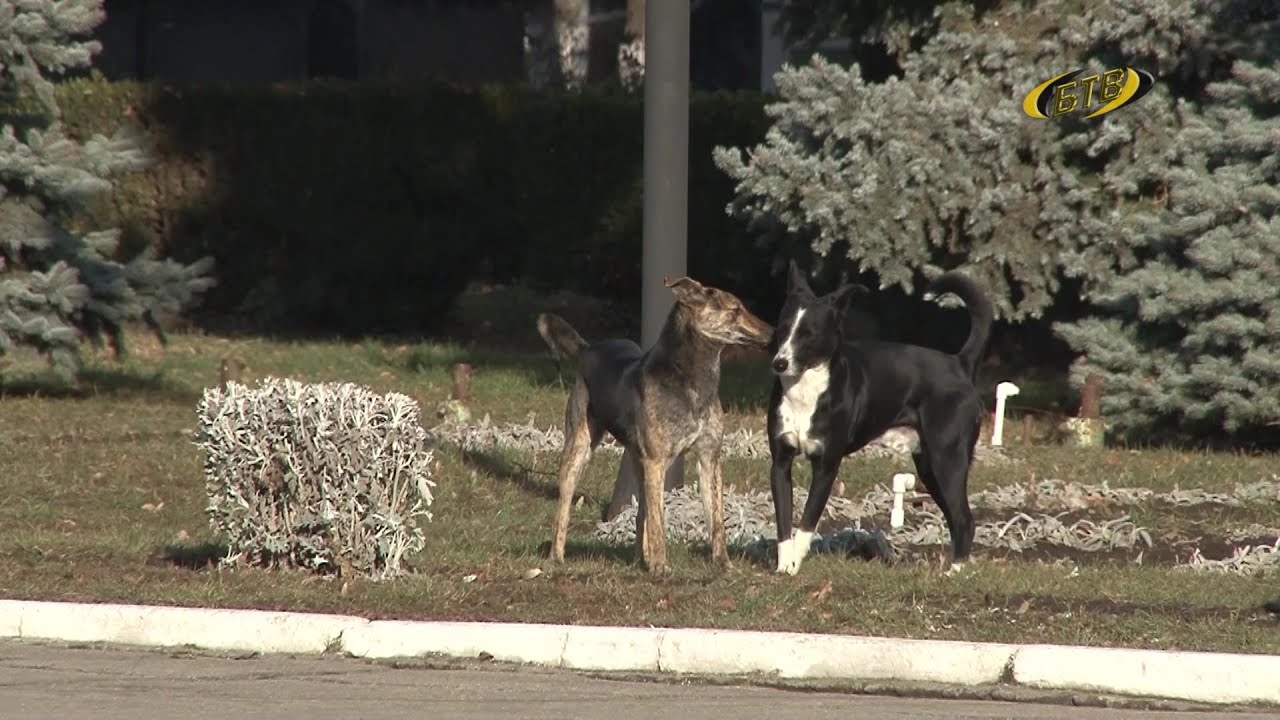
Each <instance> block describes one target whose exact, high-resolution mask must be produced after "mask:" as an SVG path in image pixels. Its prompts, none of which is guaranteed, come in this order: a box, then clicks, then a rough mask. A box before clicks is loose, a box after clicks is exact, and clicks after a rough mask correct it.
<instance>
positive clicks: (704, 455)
mask: <svg viewBox="0 0 1280 720" xmlns="http://www.w3.org/2000/svg"><path fill="white" fill-rule="evenodd" d="M711 445H714V446H715V447H714V448H712V447H710V446H711ZM698 487H699V489H700V490H701V491H702V509H703V511H704V512H706V514H707V534H708V535H709V536H710V538H711V559H712V561H714V562H715V563H716V564H717V565H720V566H721V567H725V568H727V567H729V565H730V563H729V546H728V543H727V542H726V541H725V530H724V476H723V475H722V474H721V470H720V438H719V436H717V437H715V438H714V441H713V442H704V443H703V444H702V445H700V446H699V448H698Z"/></svg>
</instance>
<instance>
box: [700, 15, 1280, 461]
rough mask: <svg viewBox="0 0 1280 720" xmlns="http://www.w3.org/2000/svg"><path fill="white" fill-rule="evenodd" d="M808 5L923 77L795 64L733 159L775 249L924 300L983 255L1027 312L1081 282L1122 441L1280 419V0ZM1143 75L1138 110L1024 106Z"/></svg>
mask: <svg viewBox="0 0 1280 720" xmlns="http://www.w3.org/2000/svg"><path fill="white" fill-rule="evenodd" d="M806 5H812V6H814V8H816V10H814V9H811V10H810V11H809V12H810V15H809V16H808V19H807V20H806V21H807V22H809V25H807V26H802V25H801V26H800V27H801V29H802V30H803V32H804V33H807V35H806V37H809V38H810V39H812V38H816V37H820V36H821V33H820V31H819V30H816V29H815V22H816V21H814V20H813V18H818V19H821V18H822V17H824V16H823V15H822V12H820V11H822V9H823V8H826V11H828V15H830V14H831V13H830V12H829V11H830V9H831V8H833V7H834V8H836V9H837V10H839V9H840V8H843V9H844V11H846V12H852V11H854V10H856V11H857V12H859V13H862V16H860V19H859V20H858V22H849V21H847V20H846V21H845V22H844V23H843V24H841V25H838V26H835V27H837V30H838V31H839V32H850V33H852V34H853V35H854V40H855V46H856V45H857V44H858V43H859V42H862V43H866V42H873V43H877V44H878V45H880V46H882V47H883V48H885V49H886V50H887V52H888V53H889V55H890V56H892V57H893V58H894V59H895V61H896V62H897V63H899V65H900V67H899V68H898V70H897V71H896V72H889V73H888V74H887V75H886V76H884V77H877V78H875V79H874V80H868V79H867V78H866V77H864V73H863V72H862V71H861V68H859V67H857V66H854V67H850V68H844V67H839V66H836V65H833V64H832V63H829V62H825V61H822V60H821V59H816V60H814V61H812V62H809V63H807V64H805V65H804V66H802V67H797V68H789V69H787V70H785V71H784V72H783V73H782V74H781V75H780V76H779V78H778V80H779V82H778V86H779V92H780V98H779V100H778V101H777V102H776V103H775V104H773V105H772V106H771V108H770V113H771V115H772V117H773V118H774V125H773V127H772V128H771V129H770V131H769V133H768V134H767V136H766V138H765V140H764V142H763V143H761V144H760V145H758V146H755V147H753V148H749V149H747V150H746V151H745V152H744V151H743V150H742V149H727V148H720V149H718V150H717V153H716V161H717V163H718V164H719V166H720V167H721V168H722V169H723V170H725V171H726V172H727V173H728V174H729V175H730V176H731V177H732V178H733V179H734V181H735V182H736V183H737V190H738V194H737V197H736V198H735V201H734V202H733V203H732V204H731V206H730V208H729V212H730V213H731V214H732V215H734V216H736V217H739V218H741V219H742V220H744V221H745V222H746V224H747V227H748V229H749V231H751V232H753V233H754V234H756V235H757V236H758V237H759V238H760V240H761V242H762V244H763V245H764V246H765V247H767V248H771V249H773V250H775V251H781V250H786V251H788V253H789V254H794V252H795V251H796V248H797V247H800V248H805V247H807V248H808V249H810V250H811V251H812V252H813V253H815V254H816V255H818V256H819V257H822V258H825V260H826V261H828V262H831V261H834V262H837V263H841V264H843V265H844V266H847V267H849V268H852V269H856V270H860V271H865V272H869V273H871V274H873V275H874V276H876V277H878V279H879V280H880V281H881V282H882V283H883V284H885V285H894V284H896V285H900V286H902V287H903V288H904V289H907V290H909V291H910V290H912V288H913V284H914V283H915V282H917V281H918V280H920V279H921V278H923V277H928V276H931V275H934V274H936V273H938V272H940V271H942V270H944V269H949V268H951V267H956V266H964V267H965V268H966V269H967V270H969V271H970V272H973V273H974V274H976V275H979V276H980V277H981V279H983V280H984V281H986V283H987V285H988V286H989V287H990V288H991V290H992V292H993V294H994V296H995V297H994V299H995V301H996V303H997V306H998V309H999V311H1000V312H1001V314H1002V315H1003V316H1004V317H1005V318H1010V319H1014V320H1018V319H1024V318H1033V317H1036V316H1038V315H1040V314H1041V313H1043V312H1044V311H1045V310H1046V309H1048V308H1049V307H1050V305H1051V304H1052V303H1053V302H1054V301H1055V299H1057V298H1058V297H1059V296H1060V294H1061V292H1062V289H1063V287H1064V283H1066V282H1067V281H1071V282H1073V283H1074V284H1073V285H1072V287H1079V288H1080V290H1081V292H1082V293H1083V294H1084V298H1085V299H1086V300H1088V301H1089V302H1091V303H1093V304H1094V305H1095V306H1096V308H1097V311H1098V315H1097V317H1095V318H1092V319H1090V320H1088V321H1086V322H1082V323H1075V324H1069V325H1062V326H1059V328H1058V330H1059V332H1060V335H1061V336H1062V337H1063V338H1064V339H1065V340H1066V341H1067V342H1068V343H1069V344H1070V345H1071V346H1072V347H1073V348H1074V349H1076V351H1077V352H1078V353H1080V355H1082V356H1083V359H1082V360H1081V361H1080V363H1078V365H1077V367H1076V369H1075V372H1074V373H1073V375H1074V377H1075V379H1076V380H1077V381H1079V380H1080V379H1082V377H1083V376H1084V374H1085V373H1087V372H1089V371H1093V372H1100V373H1101V374H1103V375H1104V377H1105V378H1106V379H1107V380H1108V384H1107V392H1106V394H1105V399H1106V405H1105V407H1104V409H1105V410H1106V411H1107V415H1108V420H1109V421H1110V422H1111V424H1112V427H1113V429H1114V430H1116V431H1118V432H1119V433H1120V434H1126V435H1130V436H1137V437H1151V436H1152V434H1153V433H1164V432H1168V433H1171V434H1178V435H1180V436H1181V437H1182V438H1183V439H1186V438H1187V436H1188V435H1189V434H1200V435H1203V434H1204V433H1210V432H1220V433H1225V434H1230V435H1233V436H1236V437H1244V436H1246V435H1248V436H1252V435H1254V434H1256V433H1257V432H1259V431H1260V430H1261V429H1262V428H1265V427H1267V423H1270V422H1274V421H1276V420H1278V419H1280V416H1278V415H1277V414H1276V408H1275V404H1274V402H1275V401H1274V400H1268V399H1266V398H1265V397H1264V395H1265V394H1266V393H1267V390H1266V387H1267V386H1270V387H1274V386H1275V379H1276V375H1275V374H1274V373H1275V367H1276V364H1277V363H1280V355H1277V351H1276V349H1275V346H1274V345H1271V344H1269V343H1268V342H1267V340H1266V338H1269V337H1271V336H1274V335H1275V331H1276V330H1277V325H1276V323H1277V319H1276V316H1275V312H1276V310H1275V304H1276V292H1277V291H1276V287H1277V283H1276V282H1275V281H1274V279H1272V280H1270V281H1268V280H1267V277H1268V275H1267V274H1268V273H1270V272H1271V271H1272V270H1271V269H1272V268H1273V267H1274V257H1275V255H1276V251H1277V249H1280V248H1277V247H1276V245H1275V241H1274V239H1273V238H1274V225H1273V222H1274V220H1273V206H1274V203H1273V200H1272V194H1273V193H1274V187H1275V184H1276V180H1277V179H1278V178H1277V177H1276V173H1275V170H1274V163H1275V160H1274V159H1273V156H1274V153H1275V151H1276V150H1277V147H1276V137H1277V129H1276V124H1275V123H1276V119H1275V115H1276V106H1277V104H1278V102H1280V89H1278V88H1277V87H1276V85H1275V84H1274V80H1273V78H1272V75H1271V73H1272V71H1273V69H1274V67H1275V64H1276V61H1277V58H1278V57H1280V44H1278V43H1277V42H1276V32H1275V25H1276V23H1275V20H1274V18H1275V12H1274V5H1273V4H1268V3H1265V2H1260V1H1259V0H1167V1H1166V0H1118V1H1116V2H1101V1H1095V0H1086V1H1085V2H1070V3H1065V2H1059V1H1058V0H1041V1H1039V2H1030V3H1025V2H1021V1H1020V0H1019V1H1013V0H1004V1H1003V2H1001V1H998V0H993V1H991V2H983V3H964V2H929V1H928V0H920V1H919V2H909V3H902V4H894V3H883V2H880V1H879V0H866V1H865V2H852V3H851V2H843V1H842V0H824V1H820V2H815V3H811V4H806ZM801 20H805V18H801ZM828 22H829V21H828ZM860 28H861V29H860ZM859 33H861V36H860V37H859ZM1233 62H1234V66H1233ZM1120 66H1132V67H1137V68H1141V69H1144V70H1147V71H1149V72H1151V73H1153V74H1154V75H1155V76H1156V77H1157V78H1158V82H1157V83H1156V86H1155V88H1154V89H1153V90H1152V91H1151V92H1150V93H1149V94H1148V95H1147V96H1146V97H1144V98H1143V99H1142V100H1141V101H1140V103H1139V104H1137V105H1135V106H1132V107H1129V108H1123V109H1121V110H1120V111H1117V112H1113V113H1110V114H1108V115H1106V116H1104V117H1102V118H1100V119H1097V120H1084V119H1082V118H1078V117H1076V118H1064V119H1058V120H1055V121H1038V120H1032V119H1030V118H1027V117H1025V115H1023V113H1022V110H1021V98H1022V97H1023V95H1025V93H1026V92H1027V91H1028V90H1030V89H1031V88H1032V87H1035V86H1036V85H1037V84H1039V83H1040V82H1042V81H1043V80H1045V79H1047V78H1048V77H1051V76H1052V75H1053V74H1056V73H1061V72H1066V71H1069V70H1074V69H1076V68H1084V69H1086V70H1089V71H1091V72H1097V71H1102V70H1106V69H1110V68H1115V67H1120ZM781 254H782V253H781V252H775V256H776V255H781ZM1172 294H1176V295H1177V297H1176V298H1175V297H1172ZM1272 395H1274V393H1272Z"/></svg>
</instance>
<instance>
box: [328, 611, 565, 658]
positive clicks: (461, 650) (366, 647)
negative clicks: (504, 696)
mask: <svg viewBox="0 0 1280 720" xmlns="http://www.w3.org/2000/svg"><path fill="white" fill-rule="evenodd" d="M567 630H568V628H566V627H564V626H560V625H532V624H520V623H465V622H413V621H405V620H375V621H373V622H369V623H366V624H364V625H361V626H357V627H353V628H351V629H349V630H347V631H346V632H344V633H343V634H342V649H343V650H344V651H345V652H347V653H350V654H351V655H354V656H356V657H362V658H371V659H385V658H394V657H419V656H422V655H449V656H452V657H466V658H475V657H479V656H480V655H481V654H485V653H487V654H488V655H489V656H491V657H492V658H493V659H494V660H499V661H501V662H514V663H535V664H538V665H553V666H558V665H559V664H560V660H561V658H562V657H563V656H564V647H565V641H566V638H567V637H568V632H567Z"/></svg>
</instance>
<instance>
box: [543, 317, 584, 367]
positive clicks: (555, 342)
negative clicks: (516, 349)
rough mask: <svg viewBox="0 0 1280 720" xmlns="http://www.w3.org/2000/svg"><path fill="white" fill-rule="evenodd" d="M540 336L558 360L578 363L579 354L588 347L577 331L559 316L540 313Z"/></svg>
mask: <svg viewBox="0 0 1280 720" xmlns="http://www.w3.org/2000/svg"><path fill="white" fill-rule="evenodd" d="M538 334H539V335H541V336H542V339H543V340H544V341H545V342H546V343H547V347H549V348H551V352H552V353H553V354H554V355H555V356H556V359H558V360H569V361H570V362H574V363H576V362H577V360H578V353H580V352H582V349H583V348H585V347H586V346H587V341H586V340H583V339H582V336H581V335H579V334H578V331H577V330H574V329H573V326H572V325H570V324H569V322H568V321H567V320H565V319H564V318H562V317H560V316H559V315H553V314H551V313H540V314H539V315H538Z"/></svg>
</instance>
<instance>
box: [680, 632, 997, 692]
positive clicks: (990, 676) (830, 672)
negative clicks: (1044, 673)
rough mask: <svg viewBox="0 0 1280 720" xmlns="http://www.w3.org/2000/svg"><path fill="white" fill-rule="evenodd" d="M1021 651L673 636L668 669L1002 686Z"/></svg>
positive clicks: (847, 639)
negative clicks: (1001, 682) (1017, 654)
mask: <svg viewBox="0 0 1280 720" xmlns="http://www.w3.org/2000/svg"><path fill="white" fill-rule="evenodd" d="M1016 649H1017V646H1016V645H1002V644H998V643H969V642H955V641H947V640H908V639H900V638H879V637H858V636H850V635H806V634H802V633H776V632H751V631H745V630H697V629H679V630H668V631H666V634H665V636H664V637H663V642H662V655H661V657H662V669H663V670H664V671H669V672H684V673H737V674H743V673H767V674H776V675H778V676H779V677H784V678H858V679H862V680H908V681H912V682H941V683H954V684H961V685H978V684H982V683H998V682H1000V681H1001V680H1002V679H1003V678H1004V675H1005V673H1006V671H1007V670H1008V667H1009V660H1010V658H1012V657H1013V653H1014V651H1015V650H1016Z"/></svg>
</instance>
